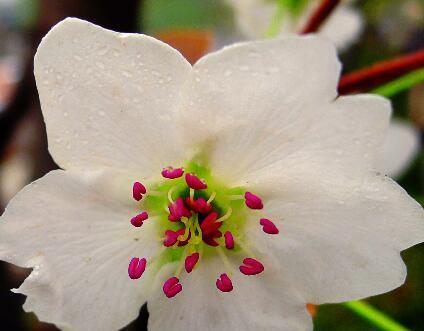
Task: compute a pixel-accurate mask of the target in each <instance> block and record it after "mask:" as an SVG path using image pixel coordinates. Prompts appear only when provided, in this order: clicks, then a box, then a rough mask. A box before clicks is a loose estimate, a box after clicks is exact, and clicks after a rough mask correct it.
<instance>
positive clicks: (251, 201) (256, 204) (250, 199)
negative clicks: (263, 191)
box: [244, 192, 264, 209]
mask: <svg viewBox="0 0 424 331" xmlns="http://www.w3.org/2000/svg"><path fill="white" fill-rule="evenodd" d="M244 199H245V202H246V206H247V207H249V208H250V209H262V208H263V207H264V205H263V204H262V200H261V198H259V197H258V196H257V195H255V194H253V193H251V192H246V193H245V194H244Z"/></svg>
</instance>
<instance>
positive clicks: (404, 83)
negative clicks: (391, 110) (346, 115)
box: [372, 69, 424, 98]
mask: <svg viewBox="0 0 424 331" xmlns="http://www.w3.org/2000/svg"><path fill="white" fill-rule="evenodd" d="M422 82H424V69H419V70H415V71H413V72H411V73H409V74H407V75H405V76H403V77H401V78H398V79H396V80H394V81H392V82H390V83H387V84H385V85H383V86H380V87H378V88H376V89H375V90H373V91H372V93H375V94H379V95H382V96H385V97H388V98H389V97H392V96H394V95H396V94H399V93H401V92H403V91H406V90H408V89H410V88H411V87H413V86H415V85H417V84H419V83H422Z"/></svg>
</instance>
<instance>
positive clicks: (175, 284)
mask: <svg viewBox="0 0 424 331" xmlns="http://www.w3.org/2000/svg"><path fill="white" fill-rule="evenodd" d="M182 290H183V286H182V285H181V284H180V280H179V279H178V278H177V277H171V278H169V279H168V280H167V281H166V282H165V284H163V293H165V295H166V296H167V297H168V298H173V297H175V296H176V295H177V294H178V293H180V292H181V291H182Z"/></svg>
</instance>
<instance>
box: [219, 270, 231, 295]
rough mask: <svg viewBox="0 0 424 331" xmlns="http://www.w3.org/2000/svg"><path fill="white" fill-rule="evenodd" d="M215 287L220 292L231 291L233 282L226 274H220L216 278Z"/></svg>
mask: <svg viewBox="0 0 424 331" xmlns="http://www.w3.org/2000/svg"><path fill="white" fill-rule="evenodd" d="M216 287H217V288H218V290H220V291H222V292H231V291H232V290H233V283H232V282H231V279H230V278H229V277H228V276H227V274H222V275H221V276H220V277H219V278H218V279H217V280H216Z"/></svg>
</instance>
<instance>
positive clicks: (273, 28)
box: [265, 0, 286, 38]
mask: <svg viewBox="0 0 424 331" xmlns="http://www.w3.org/2000/svg"><path fill="white" fill-rule="evenodd" d="M285 7H286V6H285V4H284V1H282V0H279V1H278V2H277V9H276V10H275V13H274V15H273V16H272V20H271V24H270V25H269V28H268V30H267V31H266V32H265V37H266V38H273V37H276V36H277V35H278V34H279V32H280V29H281V22H282V21H283V17H284V12H285V10H286V8H285Z"/></svg>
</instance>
